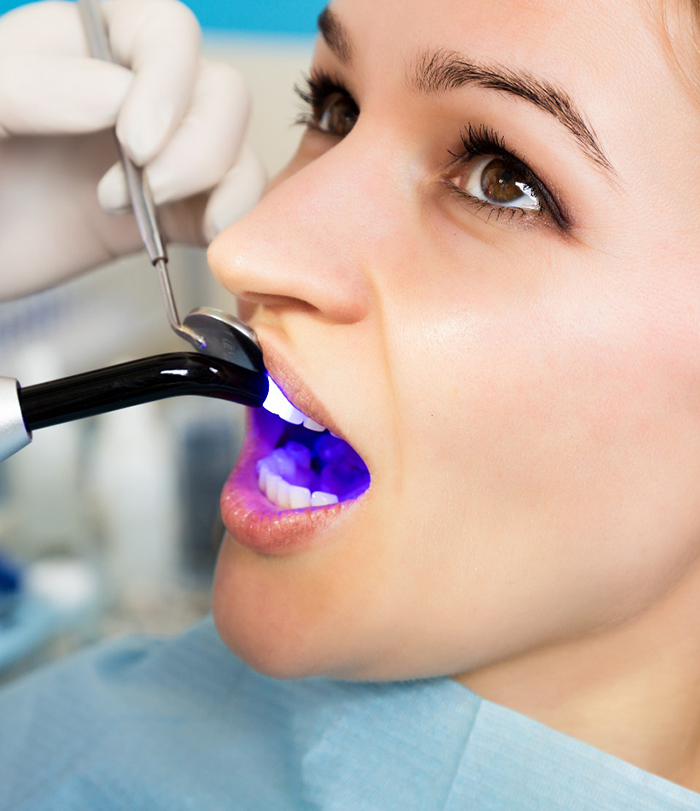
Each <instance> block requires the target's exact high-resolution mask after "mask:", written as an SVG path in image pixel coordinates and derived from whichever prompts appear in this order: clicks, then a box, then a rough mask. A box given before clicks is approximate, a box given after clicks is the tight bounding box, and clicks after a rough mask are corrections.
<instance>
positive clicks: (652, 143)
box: [330, 0, 700, 168]
mask: <svg viewBox="0 0 700 811" xmlns="http://www.w3.org/2000/svg"><path fill="white" fill-rule="evenodd" d="M662 2H663V0H615V2H610V0H567V1H566V2H562V0H380V2H378V1H377V0H332V2H331V4H330V8H331V9H332V11H333V13H334V15H335V16H336V17H337V19H338V20H339V22H340V23H341V25H342V26H343V27H344V29H346V30H347V33H348V35H349V38H350V41H351V46H352V55H353V64H352V68H351V70H352V74H353V77H354V79H355V80H356V82H357V84H356V86H357V87H358V88H360V89H364V88H367V89H371V91H372V92H373V93H379V94H380V95H383V96H384V97H388V95H387V94H389V93H393V92H395V91H396V90H397V88H399V87H400V85H403V86H405V85H406V81H405V78H406V76H407V74H408V75H411V74H413V73H414V71H415V66H416V64H419V63H420V61H421V59H423V60H425V56H426V54H428V55H429V54H430V53H435V52H438V51H441V50H443V51H450V52H454V53H456V54H464V55H465V56H467V57H468V58H469V59H473V60H477V61H479V62H482V63H485V64H488V65H496V66H503V67H505V68H508V69H513V70H516V71H525V72H527V73H529V74H531V75H532V76H534V77H537V78H539V79H541V80H543V81H545V82H552V83H553V84H555V85H556V86H557V87H559V88H561V89H563V90H564V91H565V92H566V94H568V95H569V96H570V97H572V98H573V99H574V100H575V101H576V103H577V106H578V107H579V108H580V109H581V110H582V111H583V115H584V117H585V118H586V119H587V121H588V122H589V123H590V124H591V125H592V129H593V130H594V131H597V132H598V133H599V135H600V136H601V138H602V141H603V144H604V146H606V148H608V147H609V148H610V153H611V154H610V156H611V158H613V159H616V160H618V161H619V162H620V166H621V167H622V166H624V164H625V163H628V164H630V167H629V168H632V166H631V164H633V163H634V155H635V153H636V154H640V153H639V152H638V150H639V148H640V147H642V146H643V145H644V146H646V147H647V148H652V147H653V148H656V149H658V147H659V144H660V143H661V142H663V140H664V137H665V135H667V134H668V131H669V127H670V128H672V129H675V128H676V122H678V127H680V130H682V132H681V131H680V130H679V131H677V133H676V135H677V140H679V141H680V140H682V139H683V138H685V137H686V136H687V138H688V139H689V143H692V144H695V142H696V141H697V138H696V127H697V122H696V115H697V110H696V109H694V103H693V101H692V99H691V98H690V97H689V95H688V93H687V87H686V85H685V84H684V82H683V81H682V79H681V77H680V75H679V73H678V71H677V69H676V67H675V65H674V63H673V60H672V59H671V58H670V57H669V53H668V50H667V49H666V47H665V45H666V43H665V39H664V36H663V26H662V24H661V19H662V16H661V7H662ZM698 59H699V61H700V57H698ZM691 118H692V121H691ZM686 130H687V132H686ZM614 162H615V160H613V163H614Z"/></svg>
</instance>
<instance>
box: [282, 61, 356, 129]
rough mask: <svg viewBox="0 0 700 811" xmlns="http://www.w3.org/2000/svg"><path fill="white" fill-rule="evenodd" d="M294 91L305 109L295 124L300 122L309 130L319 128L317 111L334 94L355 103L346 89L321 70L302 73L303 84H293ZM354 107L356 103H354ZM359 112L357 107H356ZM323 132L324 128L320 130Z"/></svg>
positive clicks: (318, 111)
mask: <svg viewBox="0 0 700 811" xmlns="http://www.w3.org/2000/svg"><path fill="white" fill-rule="evenodd" d="M294 92H295V93H296V94H297V96H299V98H300V99H301V100H302V101H303V102H304V105H305V107H306V109H305V110H304V111H303V112H302V113H301V114H300V115H299V116H297V118H296V120H295V122H294V123H295V124H301V125H302V126H304V127H308V128H309V129H311V130H319V126H318V125H319V119H320V116H319V113H320V111H321V110H322V109H323V106H324V104H325V103H326V102H327V101H328V99H329V98H330V97H331V96H332V95H333V94H334V93H339V94H341V95H343V96H346V97H347V98H348V99H350V100H351V101H352V102H353V104H355V101H354V99H353V98H352V96H351V95H350V93H349V92H348V89H347V88H346V87H345V86H344V85H343V84H341V83H340V82H337V81H336V80H335V79H333V78H332V77H331V76H330V75H329V74H328V73H326V72H325V71H321V70H313V71H312V72H311V73H310V74H308V75H304V77H303V85H294ZM355 107H357V105H356V104H355ZM357 110H358V112H359V107H357ZM320 132H324V130H320Z"/></svg>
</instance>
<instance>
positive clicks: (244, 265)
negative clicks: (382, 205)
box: [208, 142, 380, 324]
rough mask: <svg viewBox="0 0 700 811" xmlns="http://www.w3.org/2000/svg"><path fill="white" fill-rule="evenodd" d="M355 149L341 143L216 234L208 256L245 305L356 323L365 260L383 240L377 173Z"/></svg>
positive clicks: (365, 295)
mask: <svg viewBox="0 0 700 811" xmlns="http://www.w3.org/2000/svg"><path fill="white" fill-rule="evenodd" d="M358 146H359V145H358ZM358 146H352V145H350V144H349V143H348V144H347V147H346V143H345V142H341V143H340V144H338V145H337V146H335V147H333V148H332V149H330V150H329V151H328V152H325V153H324V154H323V155H321V156H320V157H318V158H316V159H315V160H311V161H310V162H308V163H306V164H305V165H304V166H303V167H302V168H299V169H298V170H297V171H293V172H289V173H285V174H283V176H282V179H281V181H280V182H278V183H277V184H276V185H275V186H273V188H272V189H271V190H270V191H269V192H268V193H267V194H266V196H265V197H264V198H263V200H262V201H261V202H260V203H258V205H257V206H256V207H255V208H254V209H253V210H252V211H251V212H250V213H249V214H247V215H246V216H245V217H244V218H243V219H242V220H239V221H238V222H237V223H235V224H234V225H232V226H231V227H230V228H228V229H226V230H225V231H224V232H223V233H222V234H221V235H220V236H218V237H217V238H216V239H215V240H214V242H213V243H212V245H211V246H210V248H209V254H208V260H209V264H210V267H211V269H212V271H213V273H214V275H215V276H216V278H217V279H218V280H219V282H221V283H222V284H223V285H224V286H225V287H226V288H227V289H228V290H230V291H231V292H232V293H234V294H235V295H236V296H238V297H239V298H240V299H243V300H245V301H248V302H254V303H257V304H263V305H265V306H267V307H271V308H282V307H287V308H288V307H296V308H304V309H305V310H307V311H308V310H309V309H311V310H312V311H314V312H315V313H316V314H317V315H320V316H322V317H323V318H324V319H326V320H328V321H331V322H333V323H338V324H351V323H355V322H358V321H361V320H362V319H363V318H364V317H365V316H366V315H367V314H368V312H369V311H370V308H371V304H372V300H371V291H372V284H371V280H370V278H369V276H368V269H369V264H368V261H366V260H367V258H368V256H370V255H371V254H372V247H371V246H372V243H373V242H375V240H376V239H377V238H380V237H379V235H378V234H377V222H378V221H377V219H376V217H377V212H376V210H375V211H372V209H373V208H374V209H376V208H377V203H376V198H377V183H376V173H374V172H373V169H372V166H371V161H372V158H371V157H370V156H369V155H367V154H365V155H364V157H363V158H360V160H359V161H358V160H357V156H358V152H360V151H361V150H360V149H358ZM288 171H289V170H288ZM373 196H374V198H375V203H370V202H368V201H372V199H373Z"/></svg>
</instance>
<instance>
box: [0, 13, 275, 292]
mask: <svg viewBox="0 0 700 811" xmlns="http://www.w3.org/2000/svg"><path fill="white" fill-rule="evenodd" d="M102 6H103V10H104V15H105V18H106V21H107V27H108V32H109V39H110V43H111V46H112V50H113V52H114V55H115V58H116V59H117V60H118V61H119V63H120V64H119V65H112V64H108V63H105V62H100V61H99V60H95V59H91V58H90V57H89V54H88V48H87V42H86V38H85V35H84V33H83V27H82V23H81V19H80V15H79V13H78V9H77V6H76V4H75V3H68V2H58V1H53V0H52V1H51V2H39V3H34V4H31V5H27V6H22V7H20V8H17V9H15V10H13V11H10V12H8V13H7V14H5V15H4V16H1V17H0V298H8V297H11V296H16V295H20V294H23V293H27V292H30V291H32V290H37V289H40V288H42V287H46V286H48V285H52V284H55V283H57V282H59V281H61V280H63V279H64V278H66V277H68V276H70V275H73V274H75V273H77V272H80V271H82V270H86V269H88V268H92V267H96V266H97V265H100V264H102V263H104V262H106V261H108V260H109V259H112V258H115V257H117V256H121V255H124V254H127V253H130V252H132V251H135V250H139V249H140V246H141V242H140V239H139V235H138V230H137V228H136V223H135V220H134V217H133V215H132V214H131V213H126V214H125V213H123V212H124V210H128V197H127V192H126V185H125V183H124V178H123V174H122V171H121V166H119V165H118V164H117V163H116V162H117V153H116V149H115V145H114V136H113V133H112V132H110V131H109V128H113V127H114V126H115V124H116V128H117V135H118V137H119V140H120V141H121V143H122V144H123V145H124V147H125V148H126V151H127V153H128V154H129V156H130V157H131V158H132V159H133V160H134V161H135V162H136V163H137V164H139V165H141V166H145V167H146V168H147V174H148V178H149V182H150V185H151V189H152V191H153V196H154V199H155V201H156V203H157V204H158V205H159V206H162V207H161V208H160V222H161V227H162V228H163V231H164V232H165V234H166V237H167V239H168V240H169V241H173V242H183V243H189V244H206V242H207V241H210V240H211V239H212V238H213V237H214V236H215V235H216V234H217V233H218V232H219V231H220V230H222V229H223V228H224V227H225V226H226V225H228V224H229V223H230V222H233V221H234V220H235V219H236V218H237V217H239V216H240V215H241V214H243V213H244V212H245V211H246V210H247V209H248V208H249V207H250V206H251V205H253V204H254V203H255V201H256V200H257V198H258V197H259V195H260V194H261V192H262V189H263V186H264V173H263V170H262V168H261V166H260V164H259V162H258V161H257V158H256V157H255V155H254V153H253V152H252V150H251V149H250V148H249V147H248V146H247V145H246V144H245V143H244V132H245V127H246V123H247V117H248V107H249V102H248V95H247V91H246V88H245V86H244V83H243V81H242V79H241V77H240V76H239V75H238V74H237V73H236V72H235V71H234V70H233V69H232V68H230V67H228V66H226V65H221V64H217V63H213V62H208V61H205V60H203V59H201V57H200V53H199V46H200V32H199V26H198V24H197V22H196V20H195V18H194V16H193V15H192V13H191V12H190V11H189V9H188V8H187V7H186V6H184V5H182V4H181V3H179V2H176V0H105V2H103V3H102ZM121 65H124V66H125V67H122V66H121ZM110 167H111V168H110ZM98 201H99V202H98ZM116 211H121V212H122V213H121V214H118V215H115V214H114V213H107V212H116Z"/></svg>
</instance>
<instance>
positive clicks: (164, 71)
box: [103, 0, 201, 166]
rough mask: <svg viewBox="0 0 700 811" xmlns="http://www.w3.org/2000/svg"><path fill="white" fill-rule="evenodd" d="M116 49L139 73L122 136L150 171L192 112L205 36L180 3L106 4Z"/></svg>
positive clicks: (139, 0)
mask: <svg viewBox="0 0 700 811" xmlns="http://www.w3.org/2000/svg"><path fill="white" fill-rule="evenodd" d="M103 8H104V13H105V18H106V21H107V25H108V29H109V39H110V43H111V45H112V50H113V53H114V56H115V58H116V59H117V61H118V62H120V63H121V64H124V65H128V66H129V67H130V68H131V70H132V71H133V72H134V74H135V76H134V81H133V84H132V85H131V88H130V90H129V93H128V95H127V97H126V100H125V101H124V105H123V107H122V109H121V112H120V113H119V117H118V119H117V137H118V138H119V140H120V141H121V142H122V144H123V145H124V147H125V149H126V151H127V153H128V155H129V157H131V159H132V160H133V161H134V162H135V163H137V164H138V165H139V166H144V165H145V164H146V163H148V162H149V161H150V160H151V159H152V158H153V157H154V155H156V154H158V153H159V152H160V150H161V149H162V148H163V145H164V144H165V143H166V142H167V141H168V139H169V138H170V136H171V135H172V133H173V132H174V131H175V130H176V129H177V128H178V126H179V125H180V123H181V121H182V119H183V117H184V115H185V113H186V111H187V110H188V109H189V107H190V104H191V100H192V95H193V92H194V87H195V82H196V79H197V67H198V62H199V48H200V40H201V33H200V29H199V24H198V22H197V19H196V17H195V16H194V14H193V13H192V12H191V11H190V10H189V9H188V8H187V6H185V5H183V4H182V3H178V2H174V0H107V2H105V3H103Z"/></svg>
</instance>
